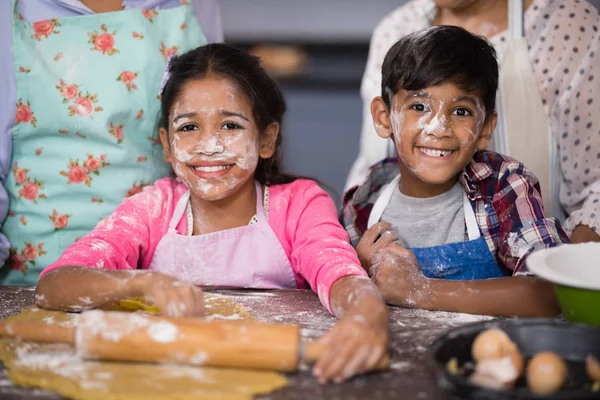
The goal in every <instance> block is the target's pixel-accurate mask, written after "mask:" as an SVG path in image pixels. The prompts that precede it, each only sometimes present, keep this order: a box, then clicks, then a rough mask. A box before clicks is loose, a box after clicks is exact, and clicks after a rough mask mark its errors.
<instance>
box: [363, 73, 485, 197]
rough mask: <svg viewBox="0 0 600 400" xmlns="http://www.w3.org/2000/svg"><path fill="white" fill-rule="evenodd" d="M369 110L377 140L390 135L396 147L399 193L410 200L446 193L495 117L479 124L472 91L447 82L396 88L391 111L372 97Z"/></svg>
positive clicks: (480, 113)
mask: <svg viewBox="0 0 600 400" xmlns="http://www.w3.org/2000/svg"><path fill="white" fill-rule="evenodd" d="M371 112H372V115H373V120H374V123H375V127H376V130H377V133H378V134H379V136H381V137H384V138H387V137H391V138H392V140H393V141H394V144H395V146H396V152H397V153H398V163H399V165H400V173H401V174H402V180H401V182H402V183H401V190H402V192H403V193H405V194H406V195H409V196H414V197H430V196H435V195H437V194H441V193H444V192H445V191H447V190H449V189H450V188H451V187H452V186H453V185H454V184H455V183H456V180H457V179H458V174H459V173H460V171H462V169H463V168H464V167H465V166H466V165H467V164H468V163H469V162H470V161H471V159H472V157H473V154H474V153H475V151H477V150H483V149H485V148H486V147H487V145H488V143H489V140H490V139H491V135H492V132H493V129H494V127H495V123H496V115H495V114H494V115H493V116H492V117H490V118H489V119H488V120H487V121H485V109H484V106H483V103H482V101H481V98H480V96H479V95H478V94H477V93H469V92H466V91H464V90H463V89H461V88H460V87H459V86H458V85H456V84H453V83H446V84H443V85H439V86H433V87H428V88H424V89H421V90H415V91H408V90H404V89H400V90H399V91H398V92H397V93H396V94H395V95H394V97H393V98H392V102H391V110H388V109H387V107H386V106H385V103H384V102H383V99H381V98H380V97H378V98H376V99H374V100H373V103H372V105H371Z"/></svg>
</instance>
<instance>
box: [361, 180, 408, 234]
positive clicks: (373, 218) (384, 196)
mask: <svg viewBox="0 0 600 400" xmlns="http://www.w3.org/2000/svg"><path fill="white" fill-rule="evenodd" d="M399 182H400V174H398V175H397V176H396V177H395V178H394V179H392V181H391V182H390V183H388V184H387V185H385V186H384V187H383V190H382V191H381V194H380V195H379V198H378V199H377V200H376V201H375V204H373V209H371V214H370V215H369V221H368V222H367V229H368V228H370V227H372V226H373V225H375V224H376V223H377V222H379V220H380V219H381V216H382V215H383V212H384V211H385V208H386V207H387V205H388V204H389V203H390V199H391V198H392V195H393V194H394V190H396V189H397V188H398V183H399Z"/></svg>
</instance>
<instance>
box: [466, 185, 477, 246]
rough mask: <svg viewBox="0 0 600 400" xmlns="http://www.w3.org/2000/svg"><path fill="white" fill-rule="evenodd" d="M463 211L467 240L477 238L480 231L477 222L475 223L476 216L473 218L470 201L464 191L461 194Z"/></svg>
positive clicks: (473, 212) (473, 213)
mask: <svg viewBox="0 0 600 400" xmlns="http://www.w3.org/2000/svg"><path fill="white" fill-rule="evenodd" d="M463 209H464V210H463V213H464V215H465V224H466V225H467V235H468V236H469V240H475V239H479V238H480V237H481V232H480V231H479V224H477V218H475V211H474V210H473V206H472V205H471V201H470V200H469V197H468V196H467V193H466V192H465V194H464V196H463Z"/></svg>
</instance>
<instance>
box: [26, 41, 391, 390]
mask: <svg viewBox="0 0 600 400" xmlns="http://www.w3.org/2000/svg"><path fill="white" fill-rule="evenodd" d="M284 112H285V102H284V100H283V96H282V93H281V91H280V89H279V87H278V85H277V84H276V83H275V82H274V81H273V80H272V79H271V78H270V77H269V76H268V75H267V73H266V72H265V71H264V70H263V69H262V67H261V66H260V62H259V60H258V59H257V58H256V57H253V56H251V55H249V54H246V53H244V52H242V51H240V50H237V49H235V48H233V47H230V46H227V45H222V44H212V45H207V46H204V47H200V48H197V49H195V50H192V51H190V52H188V53H186V54H184V55H182V56H180V57H177V58H175V59H174V60H173V61H172V63H171V65H170V67H169V77H168V80H167V82H166V85H165V87H164V90H163V92H162V106H161V115H160V122H159V133H160V140H161V143H162V145H163V152H164V159H165V161H166V162H168V163H171V165H172V167H173V170H174V171H175V174H176V175H177V179H172V178H165V179H161V180H158V181H156V182H155V184H154V185H153V186H150V187H146V188H144V190H143V191H142V192H141V193H139V194H137V195H135V196H133V197H130V198H128V199H126V200H125V201H124V202H123V203H122V204H121V205H120V206H119V207H118V208H117V209H116V211H115V212H114V213H113V214H112V215H110V216H109V217H108V218H106V219H105V220H104V221H102V222H100V223H99V224H98V226H96V228H94V230H93V231H92V232H91V233H90V234H88V235H87V236H85V237H83V238H82V239H80V240H78V241H77V242H76V243H74V244H73V245H71V246H70V247H69V248H68V249H67V250H66V251H65V252H64V253H63V255H62V256H61V257H60V258H59V259H58V261H56V263H54V264H53V265H50V266H49V267H48V268H46V270H44V271H43V273H42V275H41V278H40V281H39V284H38V286H37V288H36V304H37V305H38V306H40V307H45V308H51V309H57V310H65V311H73V310H81V309H84V308H93V307H97V306H99V305H101V304H103V303H106V302H113V301H116V300H119V299H122V298H124V297H130V296H139V295H143V296H145V297H147V298H150V299H151V300H153V301H154V302H155V303H156V304H157V305H158V306H159V307H161V309H163V310H165V312H166V313H167V314H168V315H170V316H198V315H201V314H202V311H203V310H202V304H203V303H202V291H201V290H200V289H199V288H197V287H196V286H194V285H212V286H237V287H254V288H288V289H292V288H298V287H305V282H308V284H310V286H311V287H312V288H313V290H315V291H316V292H317V293H318V295H319V297H320V299H321V301H322V303H323V304H324V305H325V306H326V307H327V308H328V309H329V310H330V312H332V313H334V314H335V315H336V316H338V317H340V318H341V320H340V322H339V323H338V324H337V325H336V326H335V327H334V328H333V329H332V330H331V331H330V332H329V333H328V334H327V335H325V336H324V337H323V338H322V339H321V340H322V341H323V342H326V343H328V346H327V350H326V352H325V353H323V355H322V357H321V358H320V359H319V360H318V362H317V363H316V364H315V366H314V368H313V372H314V374H315V375H316V376H317V377H318V378H319V381H320V382H322V383H323V382H327V381H330V380H335V381H341V380H343V379H346V378H348V377H350V376H352V375H354V374H356V373H359V372H362V371H365V370H367V369H370V368H372V367H373V366H375V365H376V364H377V362H378V361H379V359H380V358H381V357H382V356H383V354H384V353H385V348H386V344H387V322H388V313H387V309H386V307H385V304H384V302H383V299H382V297H381V295H380V294H379V292H378V290H377V288H376V287H375V285H374V284H373V283H371V282H370V281H369V280H368V279H367V278H366V277H365V276H366V274H365V273H364V272H363V270H362V268H361V267H360V263H359V261H358V258H357V256H356V253H355V252H354V250H353V249H352V247H351V245H350V244H349V243H348V236H347V234H346V233H345V231H344V229H343V228H342V227H341V226H340V225H339V223H338V221H337V216H336V210H335V206H334V204H333V202H332V201H331V199H330V198H329V196H328V195H327V194H326V193H325V192H324V191H323V190H322V189H320V188H319V186H318V185H317V184H316V183H315V182H313V181H310V180H302V179H295V178H293V177H291V176H288V175H284V174H282V173H280V172H279V164H278V152H279V151H280V147H281V135H280V126H281V122H282V117H283V114H284Z"/></svg>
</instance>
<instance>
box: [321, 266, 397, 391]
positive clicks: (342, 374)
mask: <svg viewBox="0 0 600 400" xmlns="http://www.w3.org/2000/svg"><path fill="white" fill-rule="evenodd" d="M331 306H332V308H333V311H334V313H335V315H336V316H337V317H338V318H339V319H340V320H339V322H338V323H337V324H336V325H335V326H334V327H333V328H332V329H331V330H330V331H329V332H328V333H327V334H326V335H325V336H323V337H322V338H321V339H320V342H321V343H323V344H325V345H326V346H327V347H326V350H325V352H324V353H323V355H322V356H321V358H319V360H318V361H317V363H316V364H315V365H314V367H313V372H314V374H315V376H317V378H318V379H319V381H320V382H321V383H325V382H327V381H330V380H334V381H335V382H341V381H343V380H345V379H348V378H350V377H351V376H353V375H356V374H359V373H361V372H365V371H368V370H370V369H373V368H374V367H375V366H376V365H377V363H378V362H379V360H381V359H382V358H383V357H384V356H385V355H386V350H387V343H388V322H389V313H388V309H387V307H386V305H385V302H384V301H383V297H382V296H381V293H379V290H378V289H377V287H376V286H375V285H374V284H373V282H371V281H370V280H369V279H368V278H365V277H361V276H346V277H343V278H340V279H339V280H337V281H336V282H335V283H334V285H333V288H332V289H331Z"/></svg>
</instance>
